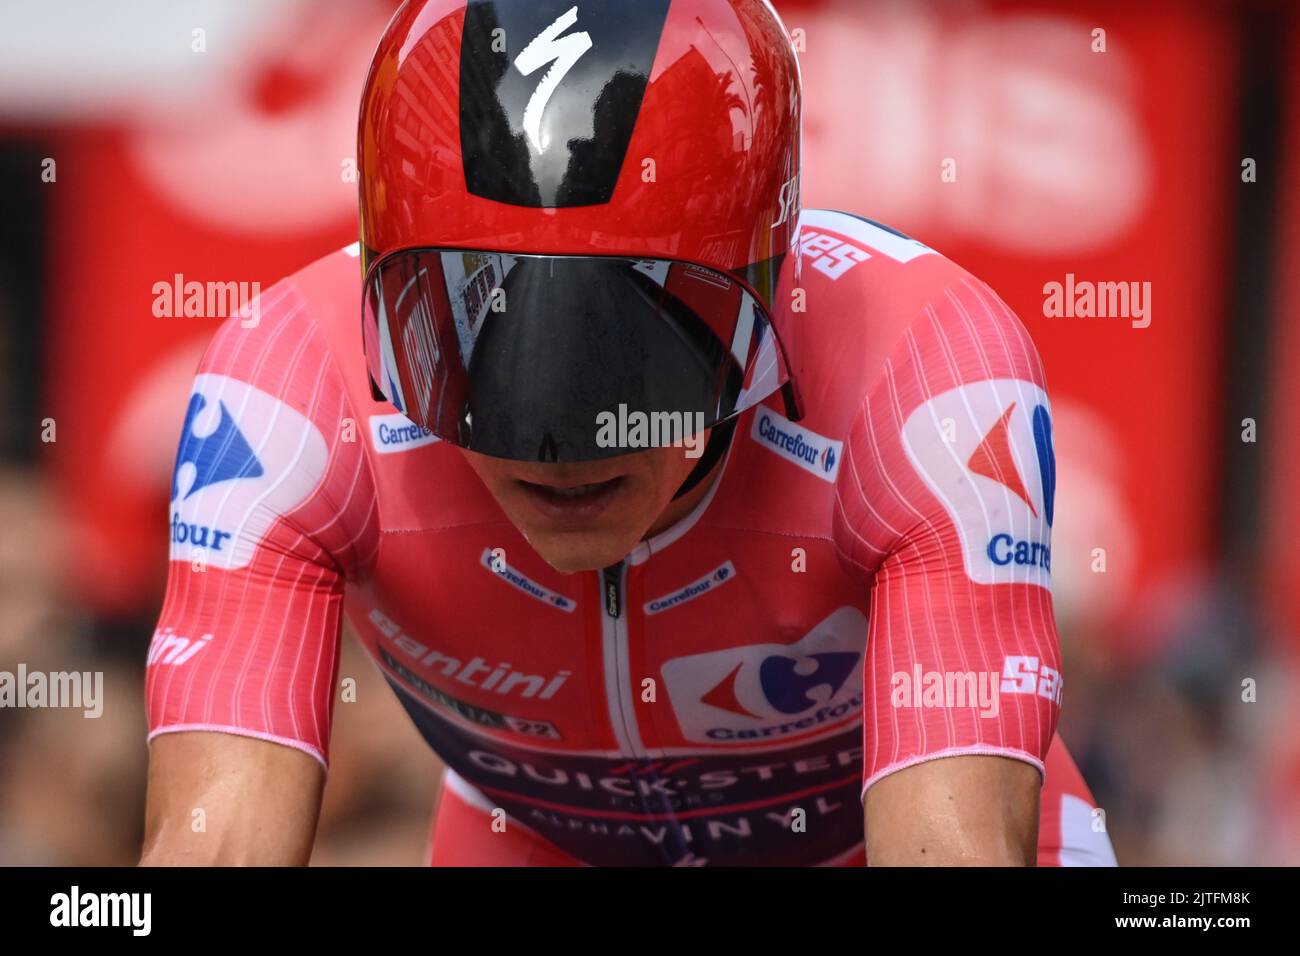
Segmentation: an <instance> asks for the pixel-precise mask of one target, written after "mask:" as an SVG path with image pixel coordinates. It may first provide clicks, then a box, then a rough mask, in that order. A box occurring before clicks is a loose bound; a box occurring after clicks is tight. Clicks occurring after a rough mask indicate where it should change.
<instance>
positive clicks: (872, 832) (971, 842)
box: [865, 756, 1042, 866]
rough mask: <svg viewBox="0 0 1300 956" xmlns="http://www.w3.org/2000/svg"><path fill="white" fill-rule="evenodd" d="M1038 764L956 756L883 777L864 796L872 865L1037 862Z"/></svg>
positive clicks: (1026, 864)
mask: <svg viewBox="0 0 1300 956" xmlns="http://www.w3.org/2000/svg"><path fill="white" fill-rule="evenodd" d="M1041 784H1042V781H1041V779H1040V776H1039V773H1038V770H1037V769H1035V768H1034V767H1033V766H1032V765H1030V764H1027V763H1022V762H1020V761H1018V760H1008V759H1007V758H1005V757H978V756H977V757H950V758H948V759H946V760H930V761H926V762H924V763H918V764H915V765H913V766H911V767H908V768H906V769H904V770H900V771H898V772H897V773H892V774H890V775H889V776H887V777H883V778H881V779H880V780H879V781H878V782H876V783H875V784H874V785H873V786H872V787H871V788H870V789H869V790H868V791H867V796H866V800H865V808H866V810H865V813H866V838H867V859H868V860H870V861H871V865H872V866H1033V865H1034V860H1035V856H1036V855H1037V847H1038V792H1039V789H1040V787H1041Z"/></svg>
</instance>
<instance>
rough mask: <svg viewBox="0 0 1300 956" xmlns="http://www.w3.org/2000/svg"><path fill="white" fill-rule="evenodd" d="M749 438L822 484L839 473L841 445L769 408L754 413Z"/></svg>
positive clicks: (831, 479) (842, 445)
mask: <svg viewBox="0 0 1300 956" xmlns="http://www.w3.org/2000/svg"><path fill="white" fill-rule="evenodd" d="M750 437H751V438H753V439H754V441H756V442H758V443H759V444H760V445H761V446H762V447H764V448H766V449H768V450H769V451H773V452H775V453H776V454H778V455H780V456H781V457H782V458H784V459H785V460H786V461H788V462H791V463H793V464H796V465H798V466H799V467H800V468H802V469H803V470H804V471H806V472H808V473H809V474H811V475H816V476H817V477H818V478H820V479H822V480H823V481H828V482H834V481H835V476H836V475H837V474H838V473H839V465H840V453H841V451H842V450H843V448H844V443H843V442H840V441H835V440H833V439H830V438H827V437H826V436H824V435H818V434H817V433H816V432H814V431H811V430H809V429H807V428H804V427H803V426H801V425H796V424H795V423H794V422H792V421H790V420H789V419H788V418H785V417H784V416H783V415H780V414H778V413H777V412H774V411H772V410H771V409H770V408H760V409H759V410H758V414H757V415H756V416H755V417H754V427H753V429H752V430H751V431H750Z"/></svg>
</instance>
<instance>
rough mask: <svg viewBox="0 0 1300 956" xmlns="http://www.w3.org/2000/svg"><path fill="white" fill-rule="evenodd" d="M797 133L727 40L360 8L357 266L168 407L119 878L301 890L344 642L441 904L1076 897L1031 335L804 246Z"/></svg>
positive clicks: (899, 239) (504, 8) (766, 23)
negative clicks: (401, 777) (763, 869)
mask: <svg viewBox="0 0 1300 956" xmlns="http://www.w3.org/2000/svg"><path fill="white" fill-rule="evenodd" d="M799 108H800V99H799V78H798V66H797V63H796V60H795V56H794V52H793V50H792V48H791V45H790V42H789V40H788V39H787V36H786V33H785V30H784V28H783V27H782V25H781V23H780V22H779V20H778V18H777V16H776V14H775V12H774V11H773V10H772V8H771V7H770V5H768V4H767V3H766V2H760V0H639V2H638V3H636V4H623V3H617V2H614V0H562V2H555V0H468V2H466V0H418V2H411V3H408V4H407V5H406V6H404V7H403V8H402V9H401V10H400V11H399V13H398V14H397V15H396V17H395V18H394V20H393V21H392V22H391V23H390V24H389V27H388V29H387V31H386V33H385V34H384V37H383V39H382V40H381V42H380V44H379V48H378V50H377V52H376V55H375V58H374V62H373V65H372V67H371V71H370V74H369V77H368V80H367V83H366V87H365V90H364V93H363V98H362V108H361V120H360V132H359V143H358V149H359V170H360V180H361V188H360V192H361V197H360V198H361V241H360V243H359V244H358V245H356V246H354V247H352V248H350V249H347V250H342V251H340V252H337V253H335V254H333V255H330V256H327V257H325V258H324V259H321V260H319V261H318V262H316V263H314V264H313V265H311V266H309V267H307V268H306V269H304V270H303V271H301V272H299V273H297V274H296V275H294V276H292V277H290V278H288V279H286V280H284V281H283V282H281V283H279V284H277V285H276V286H275V287H273V288H272V289H270V290H268V291H267V292H266V293H265V294H264V295H263V296H262V297H261V299H260V300H259V303H258V314H257V317H256V321H255V322H250V321H248V319H247V317H236V318H234V319H232V320H231V321H230V322H228V323H227V324H226V325H225V326H223V327H222V329H221V330H220V331H219V332H218V333H217V335H216V337H215V338H214V340H213V342H212V344H211V346H210V347H209V349H208V351H207V353H206V355H205V356H204V358H203V360H202V364H201V367H200V369H199V374H198V375H197V377H196V379H195V384H194V389H193V393H192V395H191V397H190V399H189V405H188V408H187V411H186V416H185V426H184V433H183V436H182V440H181V443H180V448H179V450H178V453H177V459H176V471H175V478H174V482H173V488H172V502H171V522H170V527H171V565H170V575H169V581H168V587H167V595H166V600H165V603H164V606H163V608H162V612H161V616H160V620H159V623H158V629H157V631H156V632H155V635H154V638H153V642H152V643H151V645H150V651H149V669H148V678H147V695H148V704H149V719H150V727H151V734H150V740H151V757H150V779H149V800H148V809H147V834H146V843H145V851H144V857H143V859H144V861H145V862H161V863H166V862H212V863H216V862H232V863H288V862H297V863H301V862H305V861H306V860H307V858H308V856H309V854H310V848H311V842H312V839H313V834H314V828H315V822H316V819H317V814H318V811H319V803H320V797H321V791H322V787H323V782H324V770H325V767H326V762H327V749H328V739H329V730H330V723H331V720H332V717H333V712H334V700H335V688H336V684H337V680H338V676H339V675H338V644H339V640H340V632H341V625H342V620H343V617H344V615H346V616H347V617H348V619H349V620H350V621H351V623H352V625H353V626H354V628H355V630H356V632H357V634H358V636H359V637H360V639H361V641H362V642H363V644H364V645H365V647H366V648H367V650H368V651H369V653H370V654H371V655H372V656H373V658H374V660H375V661H376V663H377V665H378V666H379V668H380V669H381V671H382V672H383V674H384V675H385V677H386V678H387V680H388V682H389V683H390V684H391V686H392V688H393V690H394V692H395V693H396V694H397V696H398V698H399V700H400V701H401V702H402V704H403V705H404V707H405V709H406V710H407V711H408V713H409V714H410V716H411V718H412V720H413V721H414V723H415V724H416V726H417V727H418V728H419V730H420V732H421V733H422V734H423V735H424V737H425V738H426V739H427V740H428V742H429V743H430V745H431V746H432V747H433V749H434V750H435V751H436V752H437V753H438V755H439V756H440V757H441V758H442V760H443V761H444V762H445V763H446V765H447V767H448V770H447V771H446V776H445V779H444V784H443V788H442V793H441V796H440V798H439V805H438V809H437V813H436V818H435V825H434V830H433V839H432V848H431V857H430V858H431V861H432V862H434V863H437V864H557V865H558V864H581V863H589V864H618V863H643V864H674V865H699V864H825V863H843V864H861V863H863V862H866V861H867V860H868V859H869V860H870V862H872V863H873V864H877V863H880V864H900V863H901V864H909V863H938V864H950V863H976V864H1011V865H1022V864H1033V863H1035V862H1038V863H1043V864H1068V863H1106V862H1113V856H1112V855H1111V852H1110V847H1109V843H1108V841H1107V839H1106V836H1105V833H1104V832H1102V829H1103V828H1101V827H1099V826H1098V825H1096V820H1097V819H1098V816H1097V814H1096V813H1095V812H1094V810H1093V800H1092V797H1091V795H1090V794H1089V793H1088V790H1087V787H1086V786H1085V784H1084V782H1083V781H1082V779H1081V778H1080V776H1079V774H1078V772H1077V770H1076V769H1075V767H1074V765H1073V763H1072V762H1071V760H1070V757H1069V754H1068V753H1067V752H1066V749H1065V747H1064V745H1063V744H1062V743H1061V742H1060V740H1059V738H1058V737H1057V736H1056V725H1057V721H1058V719H1059V713H1060V705H1061V700H1062V686H1063V685H1062V678H1061V669H1060V654H1059V648H1058V641H1057V634H1056V629H1055V624H1054V620H1053V614H1052V602H1051V592H1050V581H1051V550H1050V543H1051V542H1050V531H1051V525H1052V521H1053V496H1054V489H1055V459H1054V456H1053V452H1052V433H1051V412H1050V404H1049V401H1048V397H1047V394H1046V390H1045V380H1044V374H1043V369H1042V366H1041V363H1040V361H1039V359H1038V356H1037V354H1036V352H1035V349H1034V346H1033V343H1032V342H1031V340H1030V338H1029V336H1028V334H1027V333H1026V331H1025V330H1024V328H1023V327H1022V326H1021V324H1020V323H1019V322H1018V320H1017V319H1016V318H1015V316H1014V315H1013V314H1012V313H1011V312H1010V311H1009V310H1008V309H1007V307H1006V306H1005V305H1003V304H1002V302H1000V301H999V299H998V298H997V297H996V295H994V293H993V292H992V291H991V290H990V289H989V288H988V287H987V286H985V285H984V284H982V283H981V282H979V281H978V280H977V279H975V278H974V277H973V276H971V275H970V274H969V273H967V272H965V271H963V270H962V269H960V268H959V267H958V266H956V265H954V264H953V263H952V262H950V261H948V260H947V259H945V258H943V257H942V256H941V255H939V254H937V253H936V252H934V251H933V250H931V249H929V248H927V247H926V246H924V245H922V244H921V243H919V242H917V241H915V240H912V239H909V238H908V237H906V236H904V235H902V234H900V233H898V232H897V231H895V230H893V229H890V228H888V227H885V226H881V225H879V224H876V223H873V222H870V221H868V220H866V219H862V218H859V217H857V216H853V215H849V214H845V213H840V212H832V211H827V210H804V209H802V208H801V203H800V194H799V171H800V153H799V118H800V114H799ZM358 271H360V273H361V274H362V277H363V284H362V286H361V287H358V284H357V273H358ZM358 291H360V292H361V295H360V296H359V295H358ZM358 304H360V305H361V312H362V322H361V324H360V330H358V325H357V322H356V309H357V306H358ZM358 331H360V332H361V334H360V335H358ZM374 732H375V733H381V732H382V729H380V728H376V729H375V730H374ZM196 806H202V807H204V808H206V810H207V816H206V819H207V828H206V832H204V833H197V834H196V833H194V832H193V831H192V829H191V825H190V823H191V817H190V815H191V812H192V809H193V808H194V807H196Z"/></svg>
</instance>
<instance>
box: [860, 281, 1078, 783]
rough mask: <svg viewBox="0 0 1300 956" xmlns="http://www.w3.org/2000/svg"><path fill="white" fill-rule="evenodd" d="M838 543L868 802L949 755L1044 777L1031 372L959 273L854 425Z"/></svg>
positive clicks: (1044, 597) (1050, 485) (1027, 345)
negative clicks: (856, 660)
mask: <svg viewBox="0 0 1300 956" xmlns="http://www.w3.org/2000/svg"><path fill="white" fill-rule="evenodd" d="M845 454H846V461H845V464H844V466H843V467H842V468H841V471H840V475H839V480H838V486H837V509H836V527H835V538H836V542H837V547H838V549H839V552H840V554H841V557H842V558H843V559H844V561H845V562H846V563H847V564H849V565H850V566H852V567H854V568H856V569H859V570H861V571H863V572H867V573H870V574H871V581H872V584H871V588H872V591H871V613H870V625H869V631H868V643H867V658H866V662H865V666H864V671H863V681H864V712H865V718H866V719H865V721H864V731H863V733H864V739H863V745H864V761H863V763H864V769H863V793H864V794H865V792H866V789H867V788H868V787H869V786H870V785H871V784H872V783H874V782H875V781H876V780H878V779H880V778H881V777H883V776H885V775H887V774H889V773H892V772H894V771H896V770H900V769H903V768H905V767H908V766H911V765H913V764H916V763H920V762H922V761H926V760H932V759H936V758H940V757H945V756H953V755H958V754H993V755H1000V756H1005V757H1010V758H1013V759H1018V760H1023V761H1026V762H1028V763H1031V764H1033V765H1034V766H1036V767H1037V768H1038V769H1039V770H1040V772H1041V771H1042V770H1043V766H1044V759H1045V757H1046V754H1047V751H1048V747H1049V745H1050V744H1051V741H1052V737H1053V734H1054V732H1055V729H1056V724H1057V720H1058V716H1059V713H1060V702H1061V692H1062V679H1061V664H1060V649H1059V642H1058V638H1057V632H1056V624H1055V620H1054V617H1053V611H1052V593H1051V527H1052V522H1053V519H1054V514H1053V508H1054V493H1055V483H1056V464H1055V455H1054V453H1053V449H1052V417H1051V406H1050V403H1049V401H1048V397H1047V393H1046V386H1045V382H1044V376H1043V369H1042V365H1041V362H1040V361H1039V358H1038V354H1037V352H1036V351H1035V349H1034V345H1033V343H1032V341H1031V340H1030V338H1029V335H1028V333H1027V332H1026V330H1025V329H1024V327H1023V326H1022V325H1021V323H1020V321H1019V320H1018V319H1017V318H1016V317H1015V315H1014V314H1013V313H1012V312H1011V311H1010V310H1009V309H1008V308H1007V307H1006V306H1005V305H1004V304H1003V303H1002V302H1001V301H1000V300H999V299H998V298H997V297H996V296H995V295H994V294H993V293H992V291H991V290H989V289H988V287H987V286H985V285H983V284H982V283H979V282H978V281H976V280H974V279H972V278H969V277H965V278H963V279H962V280H960V281H958V282H956V283H954V284H952V285H950V286H949V287H948V288H946V289H944V290H943V291H942V292H941V293H940V294H938V295H937V296H935V297H934V298H932V299H931V300H930V302H929V304H928V305H927V306H926V307H925V308H924V309H923V310H922V313H921V314H920V315H919V316H918V317H917V318H916V320H915V321H914V322H912V323H911V324H910V325H909V326H908V327H907V329H906V331H905V333H904V334H903V336H902V338H901V340H900V341H899V343H898V344H897V346H896V347H895V348H894V349H893V350H892V352H891V353H890V356H889V358H888V361H887V362H886V363H885V366H884V368H883V370H882V372H881V373H880V375H879V377H878V378H877V380H876V381H875V382H874V383H873V385H872V386H871V388H870V390H869V393H868V394H867V396H866V398H865V400H864V402H863V406H862V409H861V410H860V412H859V413H858V415H857V416H856V419H855V421H854V424H853V425H852V427H851V430H850V434H849V438H848V441H847V442H846V445H845Z"/></svg>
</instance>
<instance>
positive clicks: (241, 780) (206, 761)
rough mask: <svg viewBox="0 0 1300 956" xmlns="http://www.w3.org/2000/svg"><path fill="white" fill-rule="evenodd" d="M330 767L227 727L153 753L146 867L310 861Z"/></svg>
mask: <svg viewBox="0 0 1300 956" xmlns="http://www.w3.org/2000/svg"><path fill="white" fill-rule="evenodd" d="M324 784H325V774H324V772H323V770H322V768H321V765H320V764H319V763H317V762H316V761H315V760H313V759H312V758H311V757H309V756H307V755H306V754H304V753H302V752H300V751H297V750H294V749H292V748H290V747H283V746H280V745H279V744H273V743H268V742H267V741H264V740H256V739H254V738H251V737H239V736H235V735H233V734H221V733H203V732H199V733H175V734H167V735H165V736H162V737H159V738H158V739H157V740H155V741H154V742H153V745H152V746H151V748H150V752H149V796H148V802H147V804H146V809H145V834H144V852H143V853H142V855H141V857H140V863H141V865H142V866H305V865H306V863H307V861H308V859H309V858H310V856H311V846H312V838H313V837H314V836H315V832H316V820H317V817H318V816H319V815H320V801H321V791H322V789H323V787H324Z"/></svg>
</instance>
